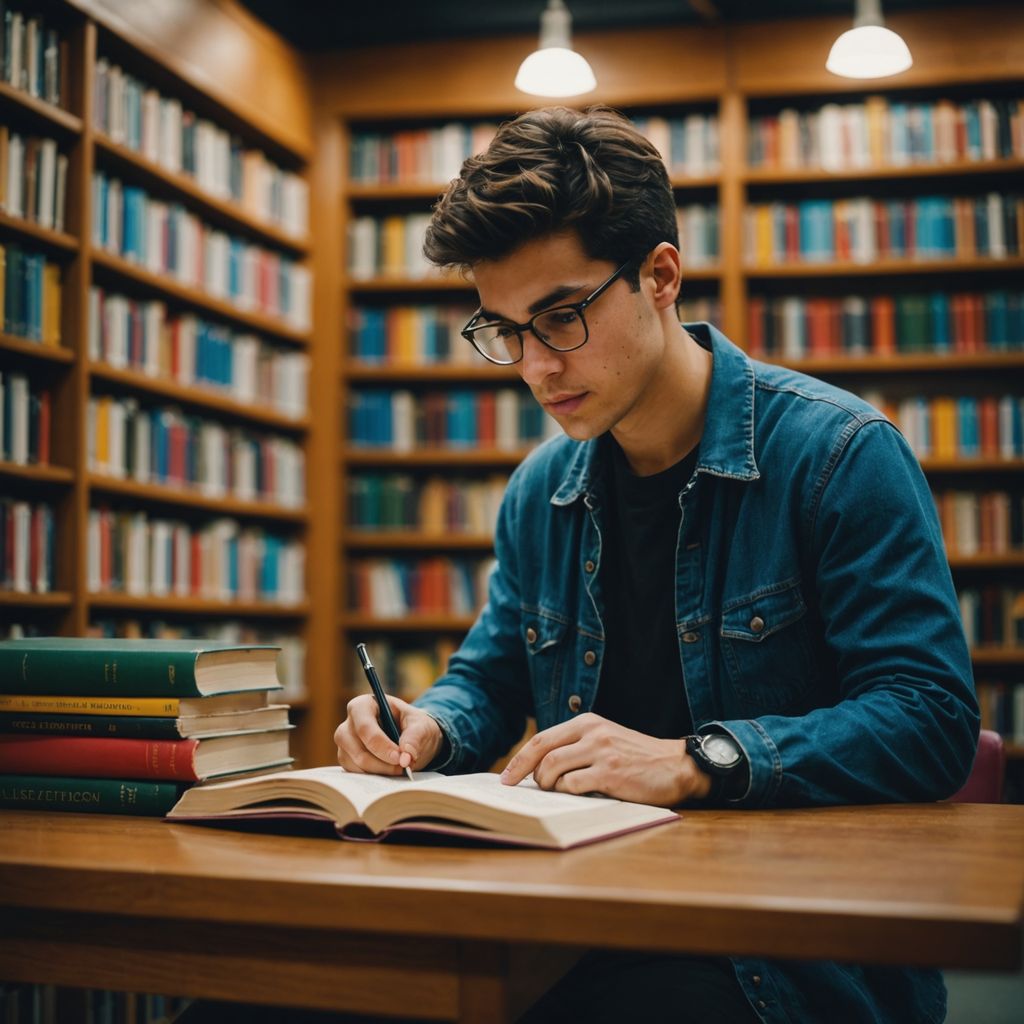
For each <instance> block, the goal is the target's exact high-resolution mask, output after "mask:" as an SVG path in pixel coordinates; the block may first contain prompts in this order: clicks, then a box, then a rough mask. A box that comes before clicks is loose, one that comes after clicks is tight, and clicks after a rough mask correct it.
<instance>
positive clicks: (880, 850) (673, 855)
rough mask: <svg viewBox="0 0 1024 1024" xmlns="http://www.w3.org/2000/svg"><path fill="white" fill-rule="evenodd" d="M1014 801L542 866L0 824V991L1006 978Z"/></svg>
mask: <svg viewBox="0 0 1024 1024" xmlns="http://www.w3.org/2000/svg"><path fill="white" fill-rule="evenodd" d="M1022 921H1024V807H1012V806H996V805H969V804H934V805H924V806H916V805H915V806H884V807H855V808H818V809H809V810H794V811H758V812H743V811H693V812H687V813H686V814H685V815H684V818H683V820H682V821H681V822H680V823H679V824H678V825H677V824H672V825H669V826H665V827H661V828H656V829H653V830H651V831H648V832H640V833H634V834H632V835H628V836H622V837H620V838H618V839H613V840H610V841H608V842H605V843H600V844H597V845H594V846H589V847H584V848H581V849H578V850H572V851H569V852H566V853H550V852H542V851H525V850H481V849H475V850H468V849H453V848H444V847H439V848H425V847H413V846H379V845H372V844H370V845H362V844H357V843H343V842H336V841H334V840H331V839H314V838H299V837H294V836H279V835H254V834H239V833H235V832H229V831H224V830H215V829H209V828H202V827H197V826H188V825H177V824H176V825H170V824H167V823H165V822H162V821H159V820H152V819H144V818H143V819H132V818H121V817H106V816H99V815H96V816H93V815H73V814H66V815H65V814H44V813H33V812H14V811H8V812H0V922H2V926H0V979H3V980H7V981H29V982H53V983H57V984H63V985H71V986H87V987H100V988H112V989H122V990H128V991H143V992H145V991H148V992H173V993H177V994H181V995H194V996H205V997H209V998H219V999H233V1000H245V1001H249V1002H262V1003H269V1004H283V1005H289V1004H298V1005H306V1006H312V1007H333V1008H337V1009H346V1010H351V1011H356V1012H380V1013H392V1014H397V1013H403V1012H404V1013H407V1014H415V1015H417V1016H420V1017H423V1018H426V1019H436V1020H460V1021H467V1022H469V1021H487V1022H493V1021H500V1020H504V1019H510V1018H512V1017H513V1016H514V1015H515V1014H517V1013H518V1012H519V1011H521V1010H522V1009H523V1008H524V1007H525V1006H526V1005H528V1004H529V1002H530V1001H532V999H533V998H535V997H536V995H538V994H539V991H540V990H542V989H543V988H544V987H545V986H546V985H548V984H550V983H551V982H552V981H553V980H554V978H555V977H557V976H558V974H559V973H560V972H561V971H563V970H564V969H565V968H566V966H567V965H568V964H569V963H571V961H572V959H573V958H574V957H575V956H576V955H578V952H577V951H578V949H579V948H580V947H584V946H603V947H607V948H622V949H657V950H671V951H680V952H693V953H710V954H722V953H733V954H752V955H767V956H771V957H804V958H806V957H821V958H823V959H840V960H849V961H855V962H856V961H860V962H874V963H898V964H916V965H933V966H946V967H961V968H987V969H1008V970H1017V969H1019V968H1020V965H1021V950H1022Z"/></svg>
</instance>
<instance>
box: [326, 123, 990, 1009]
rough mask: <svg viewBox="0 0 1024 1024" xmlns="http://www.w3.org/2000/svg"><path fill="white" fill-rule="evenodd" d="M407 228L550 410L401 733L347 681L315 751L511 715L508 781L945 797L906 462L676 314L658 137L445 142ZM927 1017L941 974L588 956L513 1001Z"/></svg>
mask: <svg viewBox="0 0 1024 1024" xmlns="http://www.w3.org/2000/svg"><path fill="white" fill-rule="evenodd" d="M426 253H427V255H428V257H429V258H430V259H431V260H432V261H433V262H434V263H436V264H437V265H439V266H445V267H459V268H462V269H463V270H470V271H471V272H472V274H473V279H474V281H475V283H476V287H477V290H478V292H479V296H480V310H479V311H478V312H477V314H476V315H475V316H474V317H473V318H472V319H471V320H470V322H469V323H468V324H467V326H466V329H465V330H464V331H463V334H464V335H465V337H466V338H467V339H468V340H469V341H471V342H472V343H473V344H474V345H475V346H476V347H477V349H479V351H480V352H481V353H482V354H483V355H485V356H486V357H487V358H489V359H491V360H492V361H495V362H499V363H514V364H515V366H516V368H517V369H518V371H519V373H520V374H521V376H522V378H523V380H524V381H526V383H527V384H528V385H529V387H530V389H531V391H532V392H533V394H534V396H535V397H536V399H537V400H538V401H539V402H540V403H541V404H542V405H543V406H544V408H545V410H546V411H547V412H548V413H549V414H550V415H551V416H553V417H554V418H555V419H556V420H557V421H558V423H559V424H560V425H561V427H562V428H563V430H564V432H565V435H566V436H565V437H560V438H557V439H554V440H552V441H549V442H548V443H546V444H544V445H542V446H541V447H540V448H539V449H538V450H537V451H536V452H534V453H533V454H532V455H531V456H530V457H529V458H528V459H527V460H526V461H525V462H524V463H523V464H522V465H521V466H520V467H519V468H518V469H517V470H516V472H515V473H514V474H513V476H512V479H511V480H510V482H509V486H508V490H507V493H506V496H505V500H504V503H503V506H502V509H501V513H500V517H499V522H498V527H497V533H496V539H495V549H496V555H497V566H496V568H495V571H494V573H493V574H492V577H491V581H490V587H489V596H488V602H487V605H486V607H485V608H484V609H483V611H482V612H481V613H480V616H479V618H478V619H477V622H476V624H475V625H474V626H473V628H472V629H471V630H470V632H469V634H468V636H467V637H466V640H465V642H464V643H463V644H462V646H461V648H460V649H459V651H458V652H457V653H456V654H455V655H454V656H453V657H452V659H451V663H450V665H449V668H448V672H447V674H446V675H445V676H443V677H442V678H441V679H440V680H439V681H438V682H437V683H436V684H435V685H434V687H433V688H432V689H431V690H430V691H429V692H428V693H427V694H425V695H424V696H423V697H421V698H420V699H419V700H418V701H416V703H415V704H414V705H409V704H406V703H404V702H402V701H399V700H397V699H395V700H393V701H392V704H393V707H394V710H395V713H396V716H397V717H398V719H399V722H400V728H401V730H402V736H401V741H400V743H399V744H398V745H396V744H394V743H392V742H390V741H389V740H388V739H387V737H386V736H385V735H384V733H383V732H382V731H381V730H380V728H379V725H378V721H377V716H376V710H375V706H374V703H373V699H372V697H370V696H360V697H357V698H356V699H355V700H353V701H352V702H351V703H350V704H349V708H348V717H347V719H346V721H345V722H343V723H342V724H341V725H340V726H339V727H338V730H337V733H336V737H335V738H336V741H337V745H338V760H339V763H340V764H342V765H343V766H344V767H345V768H347V769H350V770H355V771H366V772H378V773H382V774H398V773H399V772H401V771H402V769H403V768H404V767H405V766H406V765H410V764H411V765H412V767H414V768H428V767H429V768H434V769H437V770H440V771H444V772H461V771H471V770H474V771H475V770H482V769H486V768H487V767H488V766H489V765H490V764H491V763H493V761H494V760H495V758H497V757H499V756H500V755H501V754H503V753H504V752H505V751H506V750H508V749H509V747H510V746H512V744H513V743H514V742H515V741H516V740H517V739H518V738H519V736H520V735H521V734H522V732H523V727H524V722H525V720H526V718H527V716H534V717H535V718H536V720H537V726H538V733H537V735H536V736H534V737H533V739H531V740H530V742H529V743H527V744H526V745H525V746H524V747H523V749H522V750H521V751H520V752H519V753H518V754H517V755H516V756H515V757H514V758H513V759H512V760H511V762H510V763H509V765H508V767H507V768H506V770H505V773H504V776H503V779H504V781H506V782H507V783H508V784H510V785H513V784H515V783H517V782H519V781H520V780H522V779H523V778H524V777H525V776H526V775H528V774H530V773H532V774H533V777H534V778H535V780H536V781H537V783H538V784H539V785H540V786H541V787H543V788H546V789H557V790H562V791H565V792H571V793H585V792H592V791H598V792H602V793H606V794H608V795H610V796H614V797H620V798H622V799H626V800H634V801H640V802H646V803H652V804H661V805H664V806H669V807H674V806H677V805H680V804H683V803H685V802H690V801H696V802H701V803H704V804H707V803H712V804H717V805H725V806H729V807H735V808H737V809H739V808H745V807H757V808H765V807H782V806H793V805H807V804H830V803H832V804H834V803H873V802H878V801H889V800H907V801H922V800H935V799H939V798H942V797H946V796H949V795H950V794H951V793H953V792H954V791H955V790H956V789H957V788H958V787H959V786H960V785H961V784H962V783H963V781H964V780H965V778H966V776H967V774H968V772H969V770H970V767H971V763H972V759H973V755H974V750H975V744H976V742H977V732H978V711H977V704H976V701H975V697H974V689H973V681H972V677H971V665H970V658H969V655H968V651H967V647H966V643H965V640H964V635H963V630H962V628H961V624H960V621H959V617H958V610H957V600H956V595H955V593H954V590H953V586H952V581H951V579H950V574H949V569H948V566H947V563H946V559H945V555H944V552H943V544H942V537H941V533H940V530H939V526H938V523H937V520H936V516H935V512H934V508H933V505H932V499H931V495H930V494H929V491H928V487H927V484H926V482H925V480H924V478H923V476H922V474H921V471H920V468H919V467H918V464H917V462H916V460H915V458H914V456H913V454H912V453H911V451H910V449H909V448H908V446H907V445H906V443H905V442H904V441H903V439H902V437H901V436H900V435H899V433H898V432H897V431H896V430H895V428H894V427H893V426H892V425H891V424H890V423H888V422H887V421H886V420H885V418H884V417H883V416H881V415H880V414H879V413H878V412H877V411H876V410H874V409H873V408H871V407H870V406H869V405H867V404H865V403H864V402H862V401H860V400H859V399H857V398H856V397H854V396H853V395H850V394H847V393H846V392H843V391H840V390H838V389H836V388H833V387H830V386H828V385H826V384H823V383H821V382H819V381H816V380H813V379H811V378H808V377H805V376H802V375H801V374H798V373H794V372H791V371H788V370H783V369H779V368H777V367H771V366H766V365H763V364H760V363H754V362H752V361H751V360H749V359H748V358H747V357H746V356H745V355H744V354H743V352H741V351H740V350H739V349H738V348H736V347H735V346H733V345H732V344H731V343H730V342H729V341H728V340H727V339H726V338H725V337H724V336H723V335H722V334H720V333H719V332H718V331H717V330H715V329H714V328H713V327H710V326H709V325H708V324H686V325H680V323H679V320H678V318H677V316H676V303H677V300H678V296H679V288H680V282H681V277H682V273H681V264H680V257H679V246H678V236H677V229H676V221H675V201H674V198H673V194H672V191H671V188H670V186H669V182H668V178H667V175H666V172H665V168H664V165H663V163H662V161H661V159H660V158H659V156H658V153H657V152H656V150H655V149H654V148H653V146H651V144H650V143H649V142H647V141H646V140H645V139H644V138H643V137H642V136H641V135H639V134H638V133H637V132H636V131H635V130H634V129H633V128H632V126H631V125H630V123H629V122H628V121H627V120H626V119H624V118H622V117H621V116H619V115H618V114H616V113H614V112H612V111H609V110H605V109H593V110H590V111H587V112H577V111H572V110H568V109H564V108H553V109H547V110H539V111H534V112H532V113H528V114H525V115H523V116H522V117H520V118H518V119H517V120H515V121H512V122H510V123H508V124H506V125H504V126H503V127H502V129H501V130H500V131H499V132H498V135H497V137H496V138H495V140H494V142H493V143H492V145H491V146H490V148H489V149H488V151H487V152H486V153H484V154H483V155H481V156H478V157H474V158H472V159H470V160H468V161H466V163H465V165H464V166H463V169H462V174H461V176H460V177H459V179H458V180H456V181H454V182H453V183H452V185H451V186H450V187H449V189H448V191H447V192H446V194H445V195H444V196H443V198H442V199H441V200H440V202H439V203H438V205H437V208H436V210H435V213H434V216H433V220H432V223H431V227H430V230H429V232H428V236H427V243H426ZM641 997H643V998H647V997H649V998H650V1006H644V1005H643V1004H642V1003H638V1002H637V1000H638V999H639V998H641ZM638 1013H642V1016H637V1014H638ZM944 1013H945V992H944V988H943V985H942V980H941V975H939V974H938V972H930V971H911V970H899V969H881V968H869V967H856V966H850V965H838V964H831V963H794V962H788V963H774V962H768V961H763V960H753V959H746V958H743V959H741V958H735V959H732V960H726V959H714V958H684V957H648V958H641V957H624V956H619V957H616V956H611V955H608V956H603V957H591V958H589V959H585V960H584V962H583V963H582V964H581V966H580V967H579V969H577V970H576V971H575V972H573V973H572V974H570V975H569V976H568V977H567V979H566V980H565V981H564V982H563V983H562V984H561V985H560V986H559V987H558V988H556V989H555V990H554V992H553V993H552V994H551V995H550V996H549V997H548V999H547V1000H546V1001H542V1004H541V1005H540V1006H539V1007H537V1008H536V1010H535V1014H534V1017H533V1018H531V1019H537V1020H540V1019H544V1020H546V1019H552V1020H554V1019H590V1020H628V1019H645V1020H673V1021H683V1020H686V1021H688V1020H691V1019H692V1020H701V1019H704V1017H705V1016H714V1018H715V1019H720V1020H728V1021H733V1020H735V1021H740V1020H744V1021H751V1020H758V1019H760V1020H764V1021H771V1022H782V1021H813V1020H824V1019H825V1018H826V1017H827V1018H828V1019H829V1020H830V1021H831V1020H837V1019H838V1020H849V1021H892V1022H894V1024H895V1022H900V1024H905V1022H909V1021H939V1020H941V1019H942V1018H943V1016H944Z"/></svg>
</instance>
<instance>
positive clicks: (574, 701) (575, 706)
mask: <svg viewBox="0 0 1024 1024" xmlns="http://www.w3.org/2000/svg"><path fill="white" fill-rule="evenodd" d="M581 707H583V701H582V699H581V698H580V695H579V694H578V693H574V694H573V695H572V696H571V697H570V698H569V710H570V711H571V712H572V713H573V714H574V715H575V714H576V712H577V711H579V709H580V708H581Z"/></svg>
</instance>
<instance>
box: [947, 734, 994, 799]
mask: <svg viewBox="0 0 1024 1024" xmlns="http://www.w3.org/2000/svg"><path fill="white" fill-rule="evenodd" d="M1005 770H1006V751H1005V750H1004V749H1003V737H1002V736H1000V735H999V733H997V732H993V731H992V730H991V729H982V730H981V735H980V736H979V737H978V752H977V754H975V756H974V766H973V767H972V768H971V774H970V775H969V776H968V778H967V782H966V783H964V787H963V789H961V790H960V791H959V792H957V793H954V794H953V795H952V796H951V797H950V798H949V799H950V800H955V801H957V802H958V803H963V804H998V803H1002V801H1003V775H1004V773H1005Z"/></svg>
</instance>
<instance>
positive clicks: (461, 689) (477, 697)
mask: <svg viewBox="0 0 1024 1024" xmlns="http://www.w3.org/2000/svg"><path fill="white" fill-rule="evenodd" d="M522 485H523V473H522V470H521V468H520V469H519V470H517V471H516V473H514V474H513V476H512V479H511V480H510V481H509V485H508V488H507V489H506V491H505V496H504V498H503V500H502V503H501V508H500V510H499V513H498V523H497V529H496V531H495V542H494V548H495V556H496V564H495V566H494V568H493V570H492V572H491V575H490V578H489V580H488V586H487V603H486V604H485V605H484V607H483V609H482V611H481V612H480V614H479V616H478V617H477V620H476V622H475V623H474V624H473V627H472V629H470V631H469V633H468V634H467V636H466V639H465V640H464V641H463V642H462V645H461V646H460V647H459V649H458V651H456V652H455V654H453V655H452V657H451V660H450V661H449V664H448V671H447V672H446V673H445V675H443V676H442V677H441V678H440V679H439V680H438V681H437V682H436V683H435V684H434V685H433V686H432V687H431V688H430V689H429V690H428V691H427V692H426V693H425V694H423V695H422V696H421V697H419V698H418V699H417V700H416V702H415V703H416V706H417V707H420V708H423V710H425V711H427V712H428V713H429V714H430V715H431V716H432V717H433V718H434V719H436V720H437V722H438V724H439V725H440V726H441V729H442V730H443V732H444V734H445V738H446V740H447V744H446V747H445V751H444V752H442V756H441V758H440V759H439V760H438V761H436V762H435V763H434V764H432V765H431V768H432V769H433V770H435V771H443V772H449V773H453V774H454V773H456V772H469V771H483V770H486V769H487V768H489V767H490V766H491V764H493V762H494V761H495V760H496V759H497V758H498V757H500V756H501V755H502V754H504V753H506V752H507V751H508V750H509V749H510V748H511V747H512V745H513V744H514V743H516V742H517V741H518V740H519V739H520V737H521V736H522V735H523V731H524V729H525V728H526V718H527V715H529V714H531V713H532V712H531V708H532V699H533V698H532V696H531V692H530V677H529V670H528V667H527V663H526V653H525V646H524V642H523V638H522V636H521V613H520V600H519V573H518V557H517V540H516V536H517V531H518V522H519V516H518V514H517V508H518V505H519V500H520V492H521V489H522ZM445 754H447V756H444V755H445Z"/></svg>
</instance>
